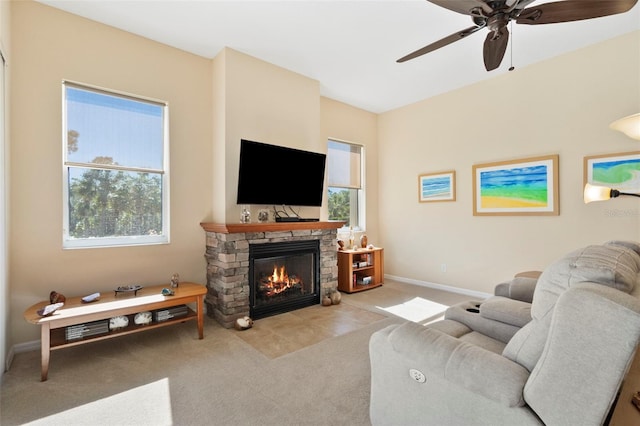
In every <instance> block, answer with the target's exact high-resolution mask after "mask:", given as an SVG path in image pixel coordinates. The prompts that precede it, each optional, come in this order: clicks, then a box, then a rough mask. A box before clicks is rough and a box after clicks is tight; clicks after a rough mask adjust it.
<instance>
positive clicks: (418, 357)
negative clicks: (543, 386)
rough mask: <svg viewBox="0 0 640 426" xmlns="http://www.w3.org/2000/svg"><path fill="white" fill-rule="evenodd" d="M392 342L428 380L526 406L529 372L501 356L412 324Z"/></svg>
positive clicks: (396, 331) (391, 337)
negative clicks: (434, 377)
mask: <svg viewBox="0 0 640 426" xmlns="http://www.w3.org/2000/svg"><path fill="white" fill-rule="evenodd" d="M388 340H389V343H390V344H391V346H392V347H393V349H394V350H395V351H396V352H397V353H398V354H400V355H402V356H403V357H404V358H406V359H408V360H410V363H411V364H413V365H414V366H415V367H414V368H415V369H417V370H419V371H421V372H422V373H423V374H425V375H426V376H427V380H429V376H430V375H432V376H433V375H437V376H439V377H441V378H443V379H445V380H447V381H448V382H450V383H452V384H453V385H455V386H461V387H463V388H465V389H467V390H469V391H472V392H474V393H477V394H480V395H482V396H484V397H486V398H489V399H491V400H493V401H496V402H498V403H500V404H502V405H505V406H507V407H520V406H523V405H524V404H525V402H524V397H523V389H524V385H525V383H526V381H527V379H528V377H529V372H528V371H527V370H526V369H525V368H524V367H522V366H520V365H519V364H516V363H515V362H512V361H510V360H508V359H507V358H504V357H503V356H501V355H498V354H496V353H493V352H490V351H488V350H485V349H483V348H480V347H478V346H475V345H472V344H469V343H466V342H462V341H460V340H458V339H456V338H455V337H452V336H449V335H447V334H444V333H442V332H441V331H438V330H434V329H431V328H429V327H425V326H422V325H419V324H416V323H412V322H408V323H405V324H402V325H400V326H397V327H396V328H394V329H393V330H392V331H391V332H390V333H389V335H388Z"/></svg>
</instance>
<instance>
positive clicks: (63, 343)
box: [24, 282, 207, 381]
mask: <svg viewBox="0 0 640 426" xmlns="http://www.w3.org/2000/svg"><path fill="white" fill-rule="evenodd" d="M168 287H169V285H156V286H149V287H143V288H141V289H140V290H138V291H137V292H136V293H135V294H134V292H130V293H117V294H116V292H115V291H111V292H108V293H104V294H101V296H100V299H99V300H97V301H94V302H90V303H83V302H82V297H70V298H67V300H66V301H65V303H64V306H62V307H61V308H60V309H58V310H57V311H55V312H54V313H53V314H51V315H49V316H46V317H42V316H40V315H38V310H40V309H42V308H44V307H45V306H47V305H49V301H43V302H40V303H36V304H35V305H33V306H31V307H29V308H28V309H27V310H26V311H25V312H24V318H25V319H26V320H27V321H28V322H30V323H33V324H37V325H39V326H40V328H41V338H40V339H41V358H42V370H41V380H42V381H45V380H47V376H48V373H49V356H50V353H51V351H52V350H55V349H61V348H65V347H69V346H75V345H81V344H84V343H88V342H92V341H96V340H102V339H109V338H112V337H117V336H123V335H125V334H131V333H137V332H140V331H146V330H151V329H154V328H158V327H165V326H167V325H172V324H176V323H181V322H185V321H189V320H197V325H198V337H199V338H200V339H203V338H204V314H203V303H204V296H205V294H206V293H207V289H206V287H205V286H203V285H202V284H195V283H189V282H181V283H180V285H179V286H178V287H177V288H171V290H173V291H174V293H175V294H174V295H173V296H163V295H162V289H163V288H168ZM191 303H195V305H196V311H193V310H192V309H191V308H189V309H188V312H187V315H186V316H182V317H179V318H170V319H167V320H165V321H159V322H157V321H153V322H151V323H150V324H147V325H137V324H135V323H134V315H135V314H137V313H139V312H147V311H154V310H157V309H167V308H171V307H175V306H178V305H186V304H191ZM120 315H126V316H128V318H129V325H128V326H127V327H124V328H122V329H119V330H110V331H108V332H107V333H104V334H99V335H95V336H89V337H82V338H78V339H73V340H68V339H67V337H66V334H65V328H66V327H69V326H74V325H79V324H86V323H89V322H93V321H99V320H105V319H109V318H112V317H116V316H120Z"/></svg>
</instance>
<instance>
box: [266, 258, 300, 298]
mask: <svg viewBox="0 0 640 426" xmlns="http://www.w3.org/2000/svg"><path fill="white" fill-rule="evenodd" d="M303 285H304V283H303V282H302V279H301V278H300V277H298V276H297V275H295V274H294V275H291V276H289V274H288V273H287V269H286V266H278V265H275V266H274V267H273V273H272V274H271V275H268V276H266V277H261V278H260V280H259V282H258V298H260V299H266V298H270V297H276V296H278V295H281V294H290V293H301V292H302V288H303Z"/></svg>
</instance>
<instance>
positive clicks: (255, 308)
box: [201, 222, 343, 328]
mask: <svg viewBox="0 0 640 426" xmlns="http://www.w3.org/2000/svg"><path fill="white" fill-rule="evenodd" d="M342 224H343V223H342V222H285V223H282V222H280V223H272V222H269V223H246V224H241V223H238V224H216V223H201V226H202V228H203V229H204V230H205V232H206V253H205V258H206V259H207V295H206V297H205V305H206V307H207V315H208V316H210V317H211V318H215V319H216V320H217V321H218V322H219V323H220V324H222V325H223V326H224V327H226V328H231V327H233V325H234V322H235V320H236V319H237V318H240V317H243V316H245V315H248V316H252V315H255V319H257V318H261V317H265V316H268V315H274V314H277V313H280V312H284V311H287V310H292V309H298V308H300V307H303V306H309V305H312V304H317V303H319V302H320V296H321V295H324V294H326V293H328V292H331V291H335V290H337V287H338V266H337V242H336V234H337V229H338V228H340V227H342ZM269 246H271V248H275V252H272V253H270V254H269V253H268V251H267V254H266V255H265V254H264V253H263V250H262V249H261V247H269ZM313 246H315V247H317V257H315V256H316V255H315V254H310V253H311V252H313V250H312V249H310V248H311V247H313ZM255 253H257V258H258V260H259V262H258V265H257V266H258V267H259V268H260V271H257V272H258V274H257V277H255V276H254V273H255V272H256V271H255V268H256V263H255V256H254V255H255ZM252 256H253V258H252ZM287 256H290V259H289V262H290V266H289V268H294V269H297V270H295V271H288V272H287V275H288V274H289V273H290V274H292V275H293V277H289V279H288V281H287V282H288V284H285V285H283V284H282V282H280V281H282V280H280V275H281V272H282V274H283V275H282V276H283V278H284V273H285V271H280V267H282V266H286V265H278V269H277V270H276V271H274V270H273V267H274V265H273V264H274V260H277V261H280V260H282V259H283V258H284V257H287ZM305 258H306V259H307V261H308V262H309V264H307V265H306V266H302V265H300V262H303V263H304V262H305ZM261 259H268V263H269V266H266V265H264V264H263V263H261V262H260V260H261ZM313 259H315V260H313ZM276 263H277V262H276ZM267 268H268V269H269V273H267V272H266V271H265V270H264V269H267ZM286 269H287V268H285V270H286ZM274 273H275V274H276V275H277V277H274V278H273V279H271V281H275V282H277V283H276V284H275V287H276V288H277V290H273V294H271V293H269V291H270V290H268V289H267V287H268V286H269V285H270V284H269V279H270V278H269V277H268V275H270V274H274ZM256 280H257V281H258V282H257V283H256ZM291 281H292V282H291ZM260 282H262V284H261V283H260ZM252 284H254V285H255V284H257V285H258V286H261V288H262V293H260V291H259V290H258V292H255V291H256V290H255V289H254V293H253V294H252V291H251V286H252ZM311 286H313V288H312V287H311ZM276 291H277V292H280V293H283V296H285V294H284V293H286V296H291V297H280V294H278V295H277V297H274V298H273V299H268V298H269V297H271V296H276V294H275V292H276ZM270 295H271V296H270ZM265 298H267V299H266V300H267V301H266V302H265ZM260 299H262V300H260ZM285 299H289V300H286V301H285ZM296 299H297V300H296ZM256 302H259V303H257V304H256ZM262 302H264V303H262ZM274 302H275V303H274ZM279 302H281V303H279ZM278 305H280V306H278Z"/></svg>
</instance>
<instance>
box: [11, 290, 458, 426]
mask: <svg viewBox="0 0 640 426" xmlns="http://www.w3.org/2000/svg"><path fill="white" fill-rule="evenodd" d="M412 287H415V286H407V285H404V284H397V285H394V284H391V283H390V285H386V284H385V286H383V287H380V288H377V289H372V290H369V291H366V292H363V293H359V294H354V295H343V304H344V306H343V307H342V308H339V309H334V308H338V307H339V306H341V305H342V304H341V305H337V306H332V307H320V306H317V307H315V306H314V307H310V308H305V309H304V310H302V311H305V310H306V311H305V313H303V312H300V313H298V314H297V315H299V316H302V317H304V320H305V321H310V323H312V322H316V323H318V324H324V327H325V330H331V329H333V330H334V332H335V330H336V325H339V324H340V321H339V320H336V318H340V316H341V315H343V318H344V315H346V316H351V315H352V316H353V318H358V314H360V315H362V316H363V318H364V317H367V318H368V319H367V320H366V321H362V322H361V323H360V324H356V323H355V322H354V323H351V325H350V326H348V327H346V328H344V329H342V330H343V331H344V333H342V332H340V333H339V335H338V334H337V335H335V336H334V335H331V334H330V333H327V334H326V335H323V337H322V338H321V339H319V340H318V341H309V342H308V343H309V344H300V341H298V342H297V345H298V346H296V345H293V346H291V347H289V349H288V350H285V351H283V352H278V353H269V352H264V351H265V350H263V349H256V347H254V346H255V344H249V343H247V341H245V338H246V339H248V338H249V336H250V334H249V333H248V332H250V331H252V330H253V331H254V332H256V331H259V330H260V328H261V327H262V325H264V324H265V323H266V322H267V321H265V320H267V319H263V320H259V321H257V323H258V325H257V326H256V327H255V330H254V329H252V330H247V331H244V332H239V331H236V330H228V329H224V328H222V327H221V326H220V325H218V324H217V323H216V322H215V321H214V320H212V319H209V318H207V319H206V320H205V338H204V340H198V339H197V332H196V329H195V325H194V323H193V322H187V323H184V324H179V325H175V326H172V327H164V328H161V329H155V330H150V331H148V332H145V333H137V334H133V335H127V336H122V337H119V338H117V339H110V340H105V341H98V342H94V343H91V344H87V345H82V346H76V347H70V348H65V349H62V350H58V351H54V352H52V354H51V365H50V370H49V380H48V381H46V382H40V353H39V351H33V352H27V353H20V354H17V355H16V356H15V358H14V361H13V365H12V367H11V369H10V370H9V371H8V372H6V373H5V374H4V376H3V381H2V388H1V393H0V424H2V425H3V426H8V425H20V424H33V425H118V426H120V425H261V426H267V425H369V424H370V421H369V391H370V364H369V354H368V341H369V337H370V336H371V334H372V333H373V332H374V331H376V330H379V329H381V328H383V327H385V326H387V325H389V324H392V323H398V322H401V321H405V319H403V318H401V315H400V316H396V315H392V314H391V313H390V312H389V311H388V310H385V309H382V308H388V307H389V306H395V305H398V304H402V303H406V302H409V301H411V300H412V299H414V298H415V297H424V298H429V299H432V300H437V302H436V303H449V302H450V301H452V300H454V299H456V300H457V299H464V300H468V297H464V296H460V295H457V296H456V295H454V296H451V295H449V294H445V293H444V292H438V291H434V290H429V289H423V288H415V289H413V288H412ZM412 290H413V291H412ZM425 291H426V292H427V293H428V294H425ZM314 310H315V311H314ZM329 313H333V314H335V315H333V316H332V315H328V314H329ZM372 314H373V315H372ZM325 315H326V316H327V317H326V318H324V319H322V318H321V317H324V316H325ZM261 321H263V323H262V325H260V324H259V323H260V322H261ZM318 324H316V325H318ZM354 324H355V325H354ZM281 326H282V327H283V328H282V330H286V321H283V325H281ZM300 326H301V324H298V325H297V327H300ZM318 326H320V325H318ZM262 328H265V327H262ZM337 330H341V329H340V327H337ZM265 331H268V329H267V328H265ZM281 333H282V334H283V335H286V333H287V332H286V331H281ZM254 334H256V333H254ZM290 335H291V336H295V335H296V334H295V333H291V334H290ZM242 336H244V338H243V337H242ZM269 336H270V335H269V334H268V333H265V334H264V338H265V340H268V339H270V338H271V337H269ZM258 340H259V339H258ZM292 340H295V339H292ZM302 343H304V339H303V341H302Z"/></svg>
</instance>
